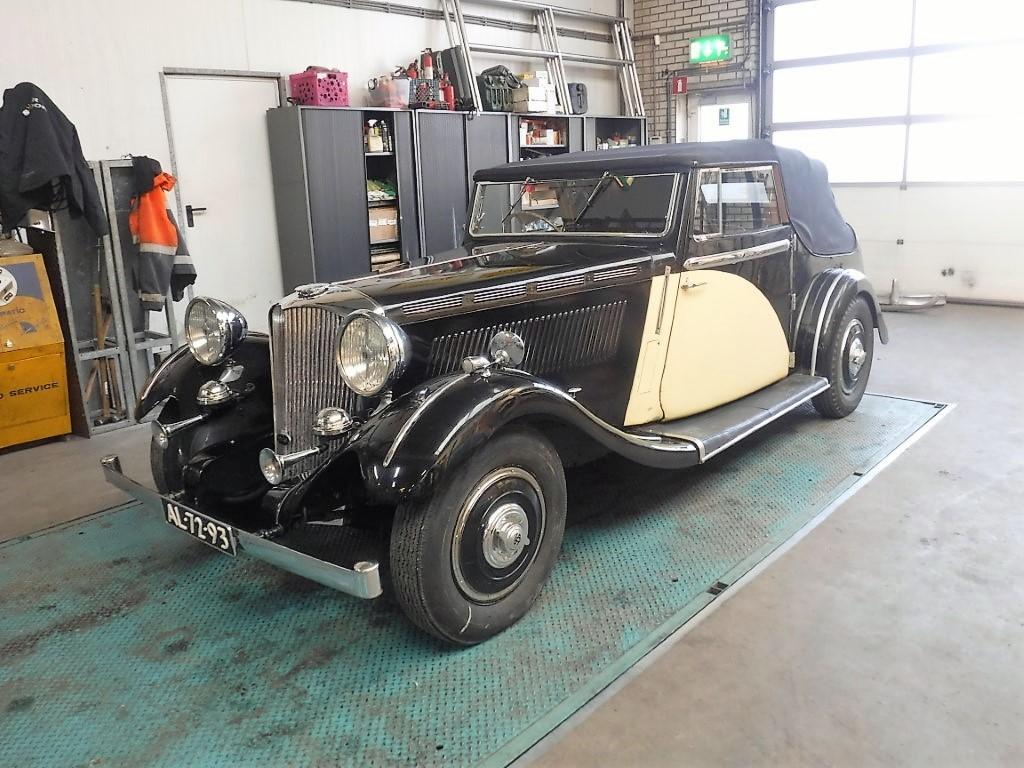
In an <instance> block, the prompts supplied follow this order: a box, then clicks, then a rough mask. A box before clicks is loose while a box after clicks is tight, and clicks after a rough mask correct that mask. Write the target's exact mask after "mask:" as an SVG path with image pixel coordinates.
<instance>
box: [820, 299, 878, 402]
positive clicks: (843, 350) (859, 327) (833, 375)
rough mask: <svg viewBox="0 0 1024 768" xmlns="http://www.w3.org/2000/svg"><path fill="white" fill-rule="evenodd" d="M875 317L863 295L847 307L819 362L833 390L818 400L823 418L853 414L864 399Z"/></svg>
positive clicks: (828, 390)
mask: <svg viewBox="0 0 1024 768" xmlns="http://www.w3.org/2000/svg"><path fill="white" fill-rule="evenodd" d="M874 327H875V324H874V318H873V317H872V316H871V308H870V307H868V303H867V301H866V300H865V298H864V297H863V296H857V297H855V298H854V299H852V300H851V301H850V303H849V304H847V305H846V310H845V311H844V312H843V316H842V317H841V318H840V320H839V322H838V323H837V324H836V330H835V333H834V334H833V336H832V338H831V339H830V340H829V344H828V347H827V348H826V350H825V358H824V360H823V361H819V363H818V370H821V371H823V372H824V374H825V375H826V376H827V377H828V380H829V388H828V389H826V390H825V391H824V392H822V393H821V394H820V395H818V396H817V397H815V398H814V401H813V402H814V407H815V408H816V409H817V411H818V413H820V414H821V415H822V416H827V417H828V418H831V419H841V418H843V417H844V416H848V415H850V414H851V413H853V412H854V411H855V410H856V409H857V406H858V405H860V401H861V398H863V397H864V390H865V389H867V386H868V376H869V375H870V373H871V361H872V356H873V354H874V335H873V331H874Z"/></svg>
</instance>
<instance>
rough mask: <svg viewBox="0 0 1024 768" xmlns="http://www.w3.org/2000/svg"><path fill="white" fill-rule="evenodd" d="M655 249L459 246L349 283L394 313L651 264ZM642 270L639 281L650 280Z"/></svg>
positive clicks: (546, 244)
mask: <svg viewBox="0 0 1024 768" xmlns="http://www.w3.org/2000/svg"><path fill="white" fill-rule="evenodd" d="M664 251H665V249H664V248H661V247H657V246H632V245H619V244H614V245H611V244H597V243H593V242H568V243H551V242H542V243H537V242H515V243H501V244H491V245H477V246H472V247H460V248H456V249H454V250H451V251H445V252H443V253H439V254H437V255H435V256H434V257H433V259H432V261H431V263H430V264H424V265H423V266H419V267H413V268H411V269H403V270H398V271H395V272H391V273H385V274H383V275H373V276H370V277H361V278H356V279H354V280H349V281H346V282H345V283H341V284H339V285H343V286H345V287H348V288H351V289H353V290H355V291H358V292H359V293H361V294H363V295H365V296H366V297H368V298H369V299H370V300H371V301H373V302H375V303H376V304H378V305H379V306H381V307H383V308H384V309H385V311H388V312H391V311H392V310H395V309H400V308H401V307H402V306H404V305H407V304H409V303H410V302H419V301H426V300H430V299H439V298H442V297H444V296H447V295H451V294H458V293H462V292H465V291H477V290H479V289H483V288H487V289H494V288H500V287H501V286H503V285H512V284H516V283H521V282H524V281H534V280H543V279H544V278H553V277H558V276H561V275H566V274H569V273H576V272H587V271H592V270H600V269H601V268H602V267H611V266H614V265H619V264H633V263H639V264H640V265H641V266H643V265H644V263H645V262H651V261H652V259H653V257H655V256H656V255H659V254H663V253H664ZM649 275H650V271H649V269H646V268H644V269H639V270H637V271H636V272H635V273H633V276H635V277H636V278H637V279H642V278H643V277H646V276H649Z"/></svg>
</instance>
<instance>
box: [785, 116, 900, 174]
mask: <svg viewBox="0 0 1024 768" xmlns="http://www.w3.org/2000/svg"><path fill="white" fill-rule="evenodd" d="M905 139H906V128H905V127H904V126H902V125H873V126H866V127H861V128H821V129H815V130H806V131H776V132H775V133H774V134H773V136H772V140H773V141H774V142H775V143H776V144H778V145H779V146H782V147H793V148H795V149H799V150H801V151H802V152H804V153H805V154H807V155H809V156H810V157H814V158H817V159H818V160H821V161H822V162H824V163H825V165H826V166H827V167H828V176H829V181H832V182H838V183H842V182H848V183H849V182H858V181H861V182H862V181H899V180H900V179H901V178H902V176H903V146H904V141H905Z"/></svg>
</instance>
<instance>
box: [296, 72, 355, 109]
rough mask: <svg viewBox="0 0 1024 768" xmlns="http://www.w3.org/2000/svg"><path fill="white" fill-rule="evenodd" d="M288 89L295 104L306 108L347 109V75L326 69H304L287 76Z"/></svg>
mask: <svg viewBox="0 0 1024 768" xmlns="http://www.w3.org/2000/svg"><path fill="white" fill-rule="evenodd" d="M288 89H289V90H290V91H291V92H292V100H293V101H294V102H295V103H296V104H302V105H304V106H308V107H347V106H348V73H347V72H340V71H338V70H337V69H327V68H326V67H306V71H305V72H297V73H295V74H294V75H289V76H288Z"/></svg>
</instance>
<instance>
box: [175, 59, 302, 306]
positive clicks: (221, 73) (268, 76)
mask: <svg viewBox="0 0 1024 768" xmlns="http://www.w3.org/2000/svg"><path fill="white" fill-rule="evenodd" d="M168 77H198V78H211V77H222V78H226V79H234V80H274V81H276V82H277V106H279V107H280V106H281V105H283V104H286V103H287V94H286V93H285V87H284V76H283V75H282V74H281V73H280V72H264V71H260V70H246V69H193V68H190V67H164V68H163V70H162V71H161V72H160V102H161V104H162V105H163V109H164V128H165V129H166V130H167V154H168V156H169V159H170V161H171V174H172V175H173V176H174V178H175V179H178V180H179V182H180V179H181V176H180V175H179V173H178V157H177V154H176V153H175V150H174V129H173V128H172V127H171V101H170V98H169V97H168V95H167V78H168ZM181 199H182V196H181V184H180V183H179V184H178V185H177V188H176V189H175V190H174V205H175V208H176V209H177V211H178V222H179V225H180V224H181V223H182V222H184V221H185V208H184V206H183V205H182V202H181ZM188 297H189V298H192V288H191V286H190V287H189V288H188Z"/></svg>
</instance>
